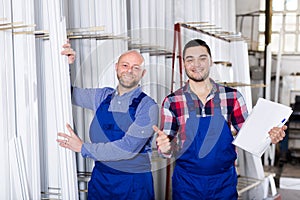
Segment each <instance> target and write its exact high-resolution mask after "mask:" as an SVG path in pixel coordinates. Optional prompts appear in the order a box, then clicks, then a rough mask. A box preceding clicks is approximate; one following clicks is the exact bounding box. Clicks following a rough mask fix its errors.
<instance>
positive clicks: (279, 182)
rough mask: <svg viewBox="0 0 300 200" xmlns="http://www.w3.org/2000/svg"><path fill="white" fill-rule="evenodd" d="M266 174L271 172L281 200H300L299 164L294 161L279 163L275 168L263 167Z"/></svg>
mask: <svg viewBox="0 0 300 200" xmlns="http://www.w3.org/2000/svg"><path fill="white" fill-rule="evenodd" d="M264 170H265V171H266V172H273V173H275V174H276V176H275V184H276V187H277V192H278V193H279V194H280V197H281V200H299V199H300V162H299V161H297V160H296V162H295V160H291V159H289V160H284V161H281V162H280V161H279V164H277V165H276V166H273V167H271V166H265V167H264Z"/></svg>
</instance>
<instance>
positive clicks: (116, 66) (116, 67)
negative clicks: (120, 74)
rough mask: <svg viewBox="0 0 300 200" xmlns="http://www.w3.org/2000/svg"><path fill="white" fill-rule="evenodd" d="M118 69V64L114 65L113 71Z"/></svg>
mask: <svg viewBox="0 0 300 200" xmlns="http://www.w3.org/2000/svg"><path fill="white" fill-rule="evenodd" d="M117 69H118V63H116V64H115V70H116V71H117Z"/></svg>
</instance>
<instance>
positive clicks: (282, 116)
mask: <svg viewBox="0 0 300 200" xmlns="http://www.w3.org/2000/svg"><path fill="white" fill-rule="evenodd" d="M292 112H293V110H292V108H291V107H288V106H286V105H283V104H279V103H275V102H272V101H269V100H266V99H264V98H259V99H258V100H257V103H256V105H255V106H254V108H253V110H252V112H251V113H250V115H249V116H248V118H247V119H246V121H245V123H244V125H243V126H242V128H241V130H240V131H239V133H238V135H237V136H236V138H235V139H234V140H233V142H232V143H233V144H234V145H236V146H238V147H240V148H241V149H244V150H246V151H248V152H250V153H251V154H253V155H255V156H258V157H261V156H262V154H263V153H264V152H265V151H266V149H267V148H268V147H269V145H270V143H271V139H270V137H269V134H268V132H269V131H270V130H271V129H272V128H273V127H276V126H278V127H281V126H283V125H284V124H285V123H286V122H287V120H288V118H289V117H290V116H291V114H292Z"/></svg>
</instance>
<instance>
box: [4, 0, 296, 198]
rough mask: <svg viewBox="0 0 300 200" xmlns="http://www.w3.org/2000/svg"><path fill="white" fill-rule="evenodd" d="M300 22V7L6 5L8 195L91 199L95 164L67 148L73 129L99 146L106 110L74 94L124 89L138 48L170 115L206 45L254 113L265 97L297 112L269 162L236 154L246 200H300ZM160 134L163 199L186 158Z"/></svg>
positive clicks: (157, 159)
mask: <svg viewBox="0 0 300 200" xmlns="http://www.w3.org/2000/svg"><path fill="white" fill-rule="evenodd" d="M299 13H300V0H254V1H249V0H210V1H207V0H143V1H138V0H85V1H82V0H43V1H42V0H0V44H1V46H2V48H0V61H1V63H0V65H1V70H0V77H1V78H0V113H2V114H1V115H0V128H1V130H2V131H1V132H0V135H1V138H2V140H1V144H0V153H1V157H2V159H3V161H2V162H1V164H0V169H1V170H0V174H1V177H2V181H1V183H0V198H1V199H8V200H10V199H11V200H17V199H18V200H20V199H24V200H27V199H64V200H67V199H70V200H75V199H80V200H84V199H88V197H87V192H88V189H89V188H88V182H89V181H90V178H91V175H92V174H91V172H92V170H93V167H94V160H92V159H89V158H83V157H82V156H81V154H80V153H74V152H73V151H71V150H69V149H65V148H62V147H61V146H59V145H58V143H57V142H56V139H57V133H58V132H65V133H67V132H68V130H67V129H66V123H69V124H71V126H72V127H73V128H74V130H75V132H76V134H77V135H78V137H79V138H81V139H82V140H83V141H84V142H89V141H90V138H89V128H90V124H91V121H92V119H93V116H94V113H93V112H92V111H91V110H87V109H83V108H80V107H77V106H74V105H72V102H71V87H70V86H75V87H79V88H102V87H111V88H116V87H117V85H118V79H117V76H116V72H115V63H116V62H117V61H118V58H119V55H120V54H121V53H123V52H125V51H127V50H136V51H138V52H140V54H141V55H142V56H143V58H144V66H145V69H146V71H147V73H146V74H145V76H144V77H143V78H142V79H141V82H140V86H141V88H142V89H143V91H144V92H145V93H146V94H147V95H149V96H150V97H151V98H153V99H154V101H155V102H156V103H157V105H158V106H159V108H161V107H162V103H163V100H164V99H165V97H166V96H167V95H169V94H170V93H171V92H174V91H175V90H177V89H178V88H180V87H182V86H183V84H184V83H185V82H186V81H187V79H188V77H187V75H186V74H185V72H184V69H183V60H182V56H183V55H182V50H183V47H184V45H185V44H186V43H187V42H188V41H190V40H192V39H196V38H199V39H201V40H204V41H206V43H207V44H208V45H209V47H210V49H211V57H212V61H213V63H212V66H211V68H210V77H211V78H212V79H213V80H215V82H217V83H219V84H221V85H225V86H228V87H232V88H235V89H237V90H238V91H239V92H240V93H241V94H242V95H243V97H244V99H245V102H246V105H247V109H248V111H249V113H250V116H251V111H252V110H253V108H254V106H255V105H256V102H257V101H258V99H259V98H264V99H266V100H269V101H272V102H275V103H278V104H282V105H285V106H287V107H290V108H291V109H292V113H291V115H290V117H289V119H288V120H287V122H286V123H285V124H286V125H287V126H288V128H287V130H285V134H286V136H285V137H284V139H283V140H282V141H280V142H279V143H278V144H271V145H269V146H268V148H267V149H266V151H265V152H264V153H263V155H262V156H261V157H259V156H256V155H253V154H251V153H249V152H248V151H246V150H244V149H242V148H239V147H237V148H236V151H237V159H236V161H235V170H236V173H237V177H238V178H237V181H238V183H237V194H238V199H241V200H242V199H244V200H248V199H249V200H250V199H251V200H252V199H253V200H254V199H255V200H261V199H282V200H284V199H288V200H293V199H295V200H296V199H300V67H299V66H298V65H300V15H299ZM67 41H69V43H70V44H71V48H72V49H73V50H74V51H75V52H76V55H75V61H74V63H71V64H69V63H68V62H67V57H66V56H64V55H61V51H62V50H63V47H62V46H63V44H65V43H67ZM264 112H266V113H272V112H273V111H272V110H267V109H266V110H264ZM158 118H160V117H159V116H158ZM265 120H266V121H267V120H268V119H265ZM155 137H156V134H154V138H153V140H152V146H151V147H152V154H151V172H152V176H153V185H154V194H155V199H157V200H162V199H167V200H169V199H173V198H172V188H173V187H172V173H173V171H174V165H175V163H176V160H174V159H173V158H163V157H162V156H161V155H160V153H159V151H158V148H157V146H156V142H155ZM117 199H118V198H117Z"/></svg>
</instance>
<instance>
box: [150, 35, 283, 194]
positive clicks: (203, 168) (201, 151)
mask: <svg viewBox="0 0 300 200" xmlns="http://www.w3.org/2000/svg"><path fill="white" fill-rule="evenodd" d="M183 60H184V68H185V72H186V75H187V76H188V78H189V80H188V82H187V83H186V85H185V86H183V87H182V88H180V89H178V90H177V91H175V92H174V93H172V94H170V95H168V96H167V97H166V98H165V100H164V102H163V107H162V110H161V112H162V113H161V114H162V124H161V125H162V130H163V131H161V130H159V129H158V128H157V127H155V126H154V130H155V131H156V132H158V137H157V139H156V142H157V146H158V148H159V151H160V152H161V153H162V154H163V155H164V156H166V157H171V156H175V157H176V165H175V169H174V173H173V178H172V187H173V188H172V197H173V199H180V200H182V199H189V200H190V199H230V200H232V199H237V191H236V186H237V175H236V171H235V167H234V161H235V160H236V157H237V155H236V151H235V147H234V145H233V144H232V141H233V136H232V133H231V126H232V127H234V129H235V130H236V131H239V130H240V128H241V127H242V125H243V123H244V122H245V119H246V118H247V116H248V112H247V108H246V105H245V101H244V99H243V97H242V95H241V94H240V93H239V92H238V91H237V90H236V89H233V88H229V87H225V86H222V85H219V84H217V83H215V82H214V81H213V80H212V79H211V78H209V71H210V67H211V66H212V59H211V52H210V48H209V46H208V45H207V44H206V43H205V42H204V41H202V40H200V39H195V40H192V41H190V42H188V43H187V44H186V45H185V47H184V50H183ZM285 129H286V126H284V127H282V128H277V127H274V128H272V129H271V130H270V132H269V134H270V136H271V138H272V142H273V143H277V142H279V141H280V140H282V139H283V137H284V136H285V133H284V130H285Z"/></svg>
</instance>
